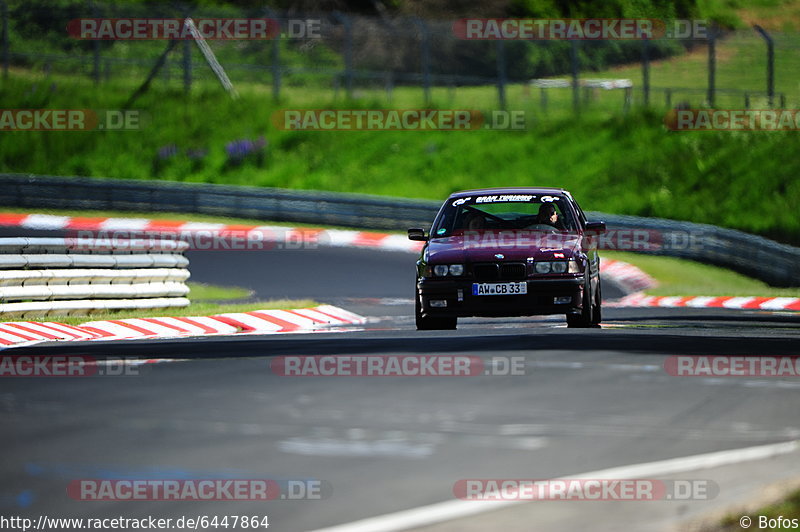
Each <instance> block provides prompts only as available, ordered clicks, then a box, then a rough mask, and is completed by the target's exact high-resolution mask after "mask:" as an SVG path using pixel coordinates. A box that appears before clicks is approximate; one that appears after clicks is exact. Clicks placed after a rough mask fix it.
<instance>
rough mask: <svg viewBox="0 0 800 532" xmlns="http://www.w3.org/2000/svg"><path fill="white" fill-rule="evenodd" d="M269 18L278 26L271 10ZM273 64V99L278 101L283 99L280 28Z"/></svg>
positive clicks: (274, 41) (268, 10)
mask: <svg viewBox="0 0 800 532" xmlns="http://www.w3.org/2000/svg"><path fill="white" fill-rule="evenodd" d="M267 17H268V18H271V19H273V20H274V21H275V22H276V23H277V24H279V23H278V19H277V17H274V16H273V12H272V10H271V9H269V8H268V9H267ZM271 54H272V64H271V65H270V69H271V71H272V99H273V100H274V101H276V102H277V101H278V100H280V98H281V29H280V24H279V26H278V32H277V34H276V35H275V38H274V39H272V50H271Z"/></svg>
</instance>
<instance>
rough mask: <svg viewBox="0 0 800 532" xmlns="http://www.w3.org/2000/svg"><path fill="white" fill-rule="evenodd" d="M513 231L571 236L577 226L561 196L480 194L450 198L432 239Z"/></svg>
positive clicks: (434, 229) (564, 199) (437, 221)
mask: <svg viewBox="0 0 800 532" xmlns="http://www.w3.org/2000/svg"><path fill="white" fill-rule="evenodd" d="M553 213H554V214H555V216H553ZM515 229H525V230H533V231H543V232H559V233H561V232H569V233H572V232H575V231H576V224H575V219H574V217H573V214H572V211H571V209H569V208H568V206H567V199H566V198H565V197H563V196H555V195H532V194H497V195H479V196H471V197H466V198H456V199H453V198H451V199H449V200H448V201H447V205H446V206H445V208H444V209H443V210H442V212H441V213H440V215H439V216H438V217H437V219H436V223H435V225H434V227H433V231H432V233H431V236H432V237H433V238H440V237H447V236H452V235H458V234H463V233H464V231H495V230H506V231H507V230H515Z"/></svg>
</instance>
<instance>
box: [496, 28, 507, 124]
mask: <svg viewBox="0 0 800 532" xmlns="http://www.w3.org/2000/svg"><path fill="white" fill-rule="evenodd" d="M495 43H496V45H497V46H496V48H497V49H496V53H497V98H498V100H499V102H500V109H505V108H506V83H507V79H506V46H505V42H504V41H503V39H497V40H496V41H495Z"/></svg>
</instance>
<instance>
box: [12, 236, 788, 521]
mask: <svg viewBox="0 0 800 532" xmlns="http://www.w3.org/2000/svg"><path fill="white" fill-rule="evenodd" d="M34 234H35V233H33V232H27V233H26V235H34ZM39 234H48V235H53V234H54V233H39ZM10 235H15V236H19V233H15V232H13V231H10V230H3V231H0V236H10ZM188 256H189V258H190V260H191V271H192V280H193V281H198V282H207V283H215V284H230V285H238V286H246V287H248V288H251V289H253V290H254V291H255V293H256V295H257V296H258V297H261V298H279V297H291V298H311V299H315V300H317V301H323V302H326V303H333V304H337V305H339V306H343V307H344V308H347V309H349V310H352V311H354V312H358V313H361V314H363V315H366V316H370V317H374V318H375V319H374V320H372V321H371V322H370V323H369V324H368V325H367V326H366V327H364V328H363V329H361V330H359V329H355V330H350V331H344V332H331V333H315V334H290V335H273V336H248V335H242V336H238V337H225V338H220V337H216V338H198V339H183V340H168V341H157V340H138V341H129V342H114V343H103V342H92V343H86V344H79V343H72V344H60V345H53V344H39V345H37V346H33V347H29V348H22V349H16V350H9V351H6V353H5V354H8V353H11V352H12V351H13V352H14V353H22V352H23V351H24V352H25V353H26V354H39V355H42V354H53V355H55V354H85V355H90V356H95V357H100V358H102V357H104V356H131V357H137V358H146V359H159V358H167V359H173V358H177V359H180V361H178V362H174V363H155V364H145V365H141V366H134V368H135V372H134V373H136V374H134V375H126V376H93V377H83V378H37V379H31V378H8V379H4V381H3V382H2V388H1V389H0V416H2V417H0V419H2V429H3V430H2V434H3V437H2V440H0V449H1V450H2V456H3V457H4V459H3V461H2V465H0V468H1V469H2V475H3V479H4V482H3V483H2V485H0V508H2V512H1V513H2V514H3V515H21V516H32V517H34V518H35V517H37V516H39V515H41V514H45V515H47V516H49V517H90V516H91V517H97V516H106V517H118V516H122V517H146V516H148V515H151V516H154V517H162V518H173V519H176V518H179V517H181V516H187V517H192V518H196V517H197V516H203V515H206V516H219V517H221V516H223V515H229V516H233V515H250V516H263V515H268V516H269V522H270V525H271V526H270V529H272V530H290V531H295V530H313V529H317V528H323V527H331V526H334V525H340V524H345V523H351V522H353V521H357V520H360V519H364V518H368V517H372V516H378V515H382V514H388V513H392V512H399V511H403V510H409V509H413V508H417V507H421V506H426V505H431V504H435V503H440V502H444V501H452V500H454V494H453V486H454V484H455V483H456V482H457V481H459V480H461V479H476V478H477V479H481V478H483V479H489V478H491V479H499V478H534V479H547V478H553V477H564V476H567V475H580V474H581V473H585V472H591V471H598V470H603V469H606V468H615V467H620V466H626V465H630V464H638V463H646V462H654V461H660V460H665V459H670V458H678V457H684V456H690V455H697V454H702V453H709V452H713V451H722V450H733V449H740V448H745V447H752V446H757V445H763V444H771V443H777V442H786V441H792V440H798V439H800V416H798V413H797V412H798V408H797V405H798V401H799V400H800V380H798V379H797V378H791V377H780V378H755V377H753V378H704V377H686V378H681V377H674V376H670V375H669V374H668V373H667V372H666V371H665V370H664V363H665V360H667V357H669V356H670V355H687V354H688V355H725V356H730V355H757V356H763V355H798V354H800V349H799V347H800V328H799V327H798V326H799V325H800V316H798V314H796V313H794V314H792V313H769V312H755V311H723V310H710V309H694V310H692V309H647V310H643V309H611V308H606V309H604V314H603V318H604V319H603V328H602V329H587V330H574V329H567V328H565V326H564V322H563V319H559V318H557V317H541V318H529V319H511V320H505V319H494V320H490V319H470V320H462V321H461V322H460V323H459V329H458V330H457V331H442V332H433V331H431V332H418V331H416V330H414V327H413V317H412V313H413V308H412V306H411V304H410V298H411V294H412V292H413V275H414V274H413V265H414V260H415V258H414V256H413V255H411V254H408V253H401V252H374V251H365V250H353V249H340V248H320V249H318V250H293V251H290V250H269V251H258V252H256V251H238V252H222V251H203V252H200V251H195V252H190V253H189V255H188ZM603 290H604V296H605V297H606V298H609V299H610V298H614V297H619V296H620V295H621V292H620V291H619V290H618V289H616V288H615V287H614V286H612V285H611V284H610V283H606V284H604V287H603ZM326 354H332V355H340V356H346V355H372V354H374V355H384V356H385V355H408V354H414V355H468V356H474V357H479V358H480V359H481V360H482V361H483V363H484V367H486V368H497V367H499V366H498V364H502V361H504V360H511V357H519V358H515V360H521V364H522V366H523V367H524V372H523V373H524V374H523V375H491V374H481V375H478V376H470V377H287V376H280V375H278V374H276V373H275V372H274V371H272V369H271V368H270V361H271V360H273V359H274V357H276V356H281V355H284V356H285V355H326ZM497 357H500V358H499V359H498V358H497ZM489 371H491V370H489ZM498 372H499V371H498ZM776 464H778V462H774V461H773V465H776ZM756 465H759V464H756ZM750 467H751V469H750V470H748V471H747V475H746V478H744V479H742V478H739V479H737V480H735V482H734V481H733V480H731V477H730V476H729V475H728V474H727V473H725V472H722V471H712V470H709V471H708V473H707V474H706V476H705V477H703V478H706V479H710V480H712V481H714V482H716V483H717V484H718V485H719V488H720V490H719V491H720V493H719V496H718V497H716V499H715V500H714V501H702V502H700V503H695V504H689V505H683V506H681V505H680V504H679V503H677V502H670V503H665V504H672V506H670V507H669V509H668V510H666V512H667V513H668V514H669V515H668V518H665V520H664V523H665V524H664V526H668V525H669V526H674V525H675V523H676V522H677V521H676V520H677V519H684V518H689V517H695V516H698V515H702V514H703V513H704V512H705V511H708V510H710V509H712V508H717V504H718V503H722V502H724V501H725V500H728V499H729V498H731V497H732V496H733V495H736V494H739V495H741V494H744V493H747V492H748V491H749V490H757V489H759V487H760V486H761V485H763V484H768V483H771V482H773V481H775V480H779V479H783V478H790V477H796V476H800V460H796V459H795V460H793V461H791V462H788V465H784V464H782V463H781V467H773V468H772V469H770V468H769V467H768V466H767V465H763V466H762V465H759V467H755V466H753V465H751V466H750ZM701 476H702V475H701ZM115 478H136V479H225V478H228V479H230V478H238V479H276V480H279V481H287V480H292V479H294V480H304V481H308V480H309V479H311V480H318V481H322V483H323V484H324V485H325V486H326V488H325V490H323V491H324V495H325V497H324V498H322V499H321V500H280V499H279V500H274V501H269V502H241V501H234V502H231V501H208V502H187V501H177V502H176V501H149V502H148V501H135V502H134V501H116V502H109V501H101V502H97V501H80V500H74V499H73V498H70V497H69V496H68V494H67V486H68V485H69V483H70V482H71V481H74V480H77V479H115ZM681 478H688V477H685V476H684V477H681ZM734 485H735V487H731V486H734ZM471 504H484V503H481V502H472V503H471ZM558 504H560V503H558V502H548V503H543V502H537V503H530V504H529V505H526V506H536V505H540V506H539V507H538V508H537V509H541V508H548V509H552V511H553V512H559V511H560V510H559V509H558V508H555V507H554V506H553V505H558ZM570 504H574V508H575V511H574V512H573V513H572V514H570V515H563V516H560V517H557V518H556V517H553V516H550V517H551V519H550V520H547V519H545V518H541V519H542V521H541V523H545V524H543V525H542V526H541V527H538V528H536V527H534V526H533V524H534V523H533V522H532V521H531V519H533V518H532V517H531V516H530V515H526V514H521V513H520V512H518V511H516V510H514V511H516V513H509V512H512V510H499V511H497V512H493V513H487V514H482V515H480V516H477V517H475V518H474V521H460V522H458V525H457V526H456V525H454V526H453V528H452V529H453V530H468V529H472V528H471V527H470V524H472V525H474V526H473V528H474V529H475V530H488V529H491V528H493V524H496V525H497V526H498V527H499V523H502V528H503V529H509V530H531V529H541V530H569V529H573V528H576V527H577V526H578V525H577V524H576V523H578V522H579V521H576V520H580V519H588V517H587V516H590V517H591V521H590V522H591V524H592V529H597V530H601V529H607V530H616V529H619V528H621V527H623V526H626V525H628V526H630V525H631V523H634V524H635V523H637V521H636V519H637V517H636V516H634V515H632V513H635V512H634V510H637V509H638V508H641V507H646V506H647V504H650V503H634V502H627V503H624V504H628V505H634V506H627V507H625V508H626V510H624V511H620V510H619V507H618V506H613V505H612V503H608V504H606V505H605V506H602V505H603V504H604V503H597V502H593V503H586V502H583V503H570ZM581 504H583V506H581ZM617 504H618V503H617ZM597 505H601V506H597ZM548 511H549V510H548ZM648 511H649V510H648ZM445 525H446V523H445ZM585 526H587V525H586V524H585V523H583V524H582V525H581V527H584V528H585ZM634 528H637V529H638V528H639V527H636V526H634ZM431 529H436V530H446V529H448V528H447V527H446V526H442V525H438V526H437V525H433V526H432V528H431ZM654 529H655V528H654ZM658 529H662V528H658Z"/></svg>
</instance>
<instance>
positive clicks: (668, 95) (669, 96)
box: [664, 89, 672, 109]
mask: <svg viewBox="0 0 800 532" xmlns="http://www.w3.org/2000/svg"><path fill="white" fill-rule="evenodd" d="M664 97H665V98H666V100H667V109H671V108H672V89H667V90H665V91H664Z"/></svg>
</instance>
